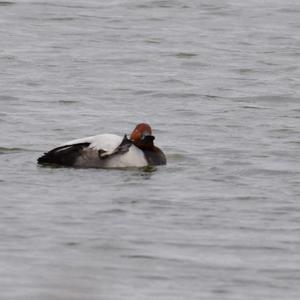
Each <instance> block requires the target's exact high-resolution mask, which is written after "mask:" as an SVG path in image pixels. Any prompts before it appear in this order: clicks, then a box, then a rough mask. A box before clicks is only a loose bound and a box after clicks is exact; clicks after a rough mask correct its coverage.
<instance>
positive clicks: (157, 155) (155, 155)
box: [143, 147, 167, 166]
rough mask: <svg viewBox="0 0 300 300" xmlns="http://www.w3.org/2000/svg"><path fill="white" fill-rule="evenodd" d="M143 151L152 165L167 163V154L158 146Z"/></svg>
mask: <svg viewBox="0 0 300 300" xmlns="http://www.w3.org/2000/svg"><path fill="white" fill-rule="evenodd" d="M143 152H144V155H145V158H146V160H147V162H148V164H149V165H151V166H158V165H165V164H166V163H167V159H166V156H165V154H164V153H163V152H162V151H161V150H160V149H159V148H157V147H153V149H151V150H143Z"/></svg>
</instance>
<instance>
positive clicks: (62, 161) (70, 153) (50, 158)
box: [38, 142, 90, 166]
mask: <svg viewBox="0 0 300 300" xmlns="http://www.w3.org/2000/svg"><path fill="white" fill-rule="evenodd" d="M89 146H90V143H87V142H85V143H77V144H73V145H63V146H60V147H57V148H54V149H52V150H50V151H48V152H46V153H44V155H42V156H41V157H39V158H38V163H39V164H55V165H62V166H74V164H75V162H76V160H77V158H78V157H79V156H80V155H81V154H82V152H83V151H84V149H86V148H88V147H89Z"/></svg>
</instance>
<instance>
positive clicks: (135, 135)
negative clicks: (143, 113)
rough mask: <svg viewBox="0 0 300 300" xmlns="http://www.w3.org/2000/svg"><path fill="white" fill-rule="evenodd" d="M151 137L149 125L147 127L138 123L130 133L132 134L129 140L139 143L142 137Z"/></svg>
mask: <svg viewBox="0 0 300 300" xmlns="http://www.w3.org/2000/svg"><path fill="white" fill-rule="evenodd" d="M151 135H152V129H151V127H150V125H148V124H146V123H140V124H138V125H137V126H136V127H135V128H134V130H133V131H132V133H131V135H130V139H131V140H132V141H133V142H139V141H141V140H142V139H143V138H144V137H146V136H151Z"/></svg>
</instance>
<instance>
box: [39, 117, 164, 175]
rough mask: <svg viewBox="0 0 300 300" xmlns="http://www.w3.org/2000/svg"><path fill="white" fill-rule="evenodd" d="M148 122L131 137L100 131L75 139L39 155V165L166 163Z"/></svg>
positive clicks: (139, 127) (87, 165)
mask: <svg viewBox="0 0 300 300" xmlns="http://www.w3.org/2000/svg"><path fill="white" fill-rule="evenodd" d="M154 139H155V137H154V136H153V135H152V128H151V126H150V125H149V124H147V123H140V124H138V125H137V126H136V127H135V128H134V130H133V131H132V133H131V134H130V137H129V138H128V137H127V135H126V134H125V135H124V136H119V135H116V134H108V133H105V134H99V135H95V136H89V137H85V138H80V139H76V140H72V141H69V142H66V143H64V144H62V145H61V146H59V147H56V148H54V149H52V150H50V151H48V152H46V153H44V154H43V155H42V156H41V157H39V158H38V160H37V162H38V164H40V165H56V166H65V167H75V168H105V169H108V168H128V167H146V166H157V165H165V164H166V163H167V159H166V156H165V154H164V153H163V151H162V150H161V149H160V148H158V147H156V146H155V145H154V142H153V141H154Z"/></svg>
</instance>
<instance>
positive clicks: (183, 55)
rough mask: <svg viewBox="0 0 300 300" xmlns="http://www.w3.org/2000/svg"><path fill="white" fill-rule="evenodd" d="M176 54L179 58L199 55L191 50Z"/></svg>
mask: <svg viewBox="0 0 300 300" xmlns="http://www.w3.org/2000/svg"><path fill="white" fill-rule="evenodd" d="M175 56H176V57H178V58H193V57H195V56H198V54H196V53H191V52H179V53H176V54H175Z"/></svg>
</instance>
